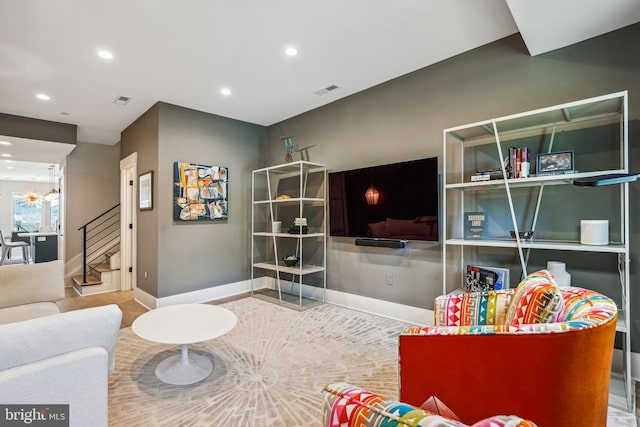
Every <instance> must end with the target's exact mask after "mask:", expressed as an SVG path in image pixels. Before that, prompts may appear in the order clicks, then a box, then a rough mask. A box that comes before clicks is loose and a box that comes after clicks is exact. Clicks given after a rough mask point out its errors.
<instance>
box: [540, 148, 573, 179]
mask: <svg viewBox="0 0 640 427" xmlns="http://www.w3.org/2000/svg"><path fill="white" fill-rule="evenodd" d="M568 172H573V151H559V152H557V153H542V154H538V169H537V170H536V173H537V175H556V174H563V173H568Z"/></svg>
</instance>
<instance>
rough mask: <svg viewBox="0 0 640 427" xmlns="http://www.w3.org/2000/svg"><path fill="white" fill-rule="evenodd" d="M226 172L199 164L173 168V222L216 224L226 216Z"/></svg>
mask: <svg viewBox="0 0 640 427" xmlns="http://www.w3.org/2000/svg"><path fill="white" fill-rule="evenodd" d="M228 172H229V171H228V169H227V168H225V167H222V166H207V165H201V164H198V163H187V162H175V163H174V164H173V219H174V220H175V221H212V220H213V221H216V220H226V219H228V216H229V210H228V204H227V191H228V187H227V186H228V183H229V180H228Z"/></svg>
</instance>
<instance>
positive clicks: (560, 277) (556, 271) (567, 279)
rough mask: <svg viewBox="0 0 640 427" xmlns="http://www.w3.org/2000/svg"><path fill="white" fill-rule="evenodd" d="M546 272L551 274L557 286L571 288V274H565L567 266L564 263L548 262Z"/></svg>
mask: <svg viewBox="0 0 640 427" xmlns="http://www.w3.org/2000/svg"><path fill="white" fill-rule="evenodd" d="M547 270H549V271H550V272H551V273H552V274H553V277H554V278H555V279H556V283H557V284H558V286H562V287H566V286H571V274H569V273H568V272H567V266H566V264H565V263H564V262H559V261H548V262H547Z"/></svg>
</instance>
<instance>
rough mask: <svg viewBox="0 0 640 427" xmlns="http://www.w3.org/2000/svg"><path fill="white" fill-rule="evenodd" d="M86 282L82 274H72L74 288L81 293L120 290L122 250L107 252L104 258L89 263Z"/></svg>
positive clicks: (90, 293) (88, 293)
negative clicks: (94, 262)
mask: <svg viewBox="0 0 640 427" xmlns="http://www.w3.org/2000/svg"><path fill="white" fill-rule="evenodd" d="M88 267H89V273H88V274H87V280H86V282H83V280H82V277H83V276H82V275H81V274H80V275H78V276H72V277H71V281H72V282H71V283H72V284H73V288H74V289H75V290H76V292H77V293H78V294H80V295H93V294H100V293H103V292H113V291H119V290H120V251H118V252H105V253H104V254H103V259H102V260H101V261H100V262H98V263H96V264H89V265H88Z"/></svg>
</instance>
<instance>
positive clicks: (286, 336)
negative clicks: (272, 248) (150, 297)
mask: <svg viewBox="0 0 640 427" xmlns="http://www.w3.org/2000/svg"><path fill="white" fill-rule="evenodd" d="M222 305H223V306H224V307H226V308H228V309H230V310H231V311H233V312H234V313H235V314H236V316H237V317H238V324H237V325H236V327H235V328H234V329H233V330H232V331H231V332H230V333H228V334H227V335H225V336H223V337H220V338H216V339H214V340H211V341H208V342H205V343H201V344H194V345H191V346H190V351H196V352H199V353H201V354H205V355H207V356H208V357H210V358H211V359H212V360H213V363H214V370H213V373H212V374H211V376H209V377H208V378H207V379H205V380H203V381H201V382H200V383H197V384H195V385H191V386H184V387H181V386H172V385H169V384H165V383H162V382H161V381H159V380H158V379H157V378H156V376H155V368H156V366H157V364H158V363H159V362H160V361H161V360H163V359H165V358H166V357H168V356H170V355H174V354H178V353H179V351H180V350H179V347H178V346H169V345H162V344H154V343H150V342H146V341H144V340H142V339H140V338H138V337H137V336H135V335H134V334H133V332H132V331H131V329H130V328H125V329H122V330H121V331H120V337H119V339H118V345H117V348H116V369H115V371H114V373H113V374H112V375H111V377H110V379H109V425H112V426H149V425H153V426H252V427H272V426H278V427H281V426H309V427H314V426H318V427H319V426H321V421H322V414H321V408H322V388H323V387H324V386H325V385H326V384H328V383H332V382H338V381H346V382H350V383H352V384H356V385H358V386H362V387H364V388H366V389H370V390H373V391H376V392H378V393H380V394H383V395H387V396H390V397H397V396H398V360H397V358H398V356H397V345H398V344H397V342H398V341H397V339H398V338H397V337H398V334H399V333H400V332H401V331H402V330H403V329H404V328H405V327H406V326H408V325H407V324H405V323H402V322H399V321H396V320H391V319H386V318H383V317H379V316H374V315H371V314H367V313H362V312H358V311H353V310H349V309H345V308H342V307H337V306H334V305H330V304H324V305H321V306H319V307H316V308H313V309H310V310H307V311H303V312H297V311H294V310H291V309H288V308H284V307H280V306H278V305H275V304H271V303H269V302H265V301H262V300H259V299H256V298H244V299H240V300H236V301H232V302H229V303H225V304H222ZM616 418H617V420H616V421H615V422H614V421H613V419H611V418H610V422H609V423H608V425H609V426H633V425H635V419H634V420H633V424H630V423H626V422H625V421H626V420H625V419H624V418H625V414H624V413H617V414H616ZM627 418H628V417H627Z"/></svg>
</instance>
